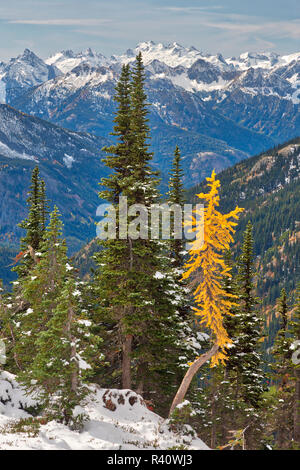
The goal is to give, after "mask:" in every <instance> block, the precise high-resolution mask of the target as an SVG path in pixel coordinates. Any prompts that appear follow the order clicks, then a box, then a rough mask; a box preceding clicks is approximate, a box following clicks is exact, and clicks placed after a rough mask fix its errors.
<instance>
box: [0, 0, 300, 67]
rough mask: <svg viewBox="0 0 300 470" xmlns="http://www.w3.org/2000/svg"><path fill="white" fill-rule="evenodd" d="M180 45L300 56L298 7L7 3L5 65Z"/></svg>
mask: <svg viewBox="0 0 300 470" xmlns="http://www.w3.org/2000/svg"><path fill="white" fill-rule="evenodd" d="M147 40H153V41H162V42H173V41H177V42H179V43H180V44H182V45H185V46H191V45H193V46H195V47H197V48H198V49H200V50H203V51H205V52H211V53H216V52H221V53H222V54H224V55H225V56H226V57H227V56H232V55H238V54H240V53H241V52H244V51H249V50H250V51H264V50H267V51H270V50H271V51H277V52H279V53H291V52H296V51H299V50H300V1H299V0H219V1H218V0H163V1H161V0H128V1H126V0H0V60H1V59H2V60H6V59H8V58H10V57H15V56H16V55H18V54H19V53H20V52H22V51H23V49H24V48H26V47H28V48H29V49H32V50H33V51H35V52H36V53H37V54H38V55H40V56H42V57H47V56H48V55H50V54H51V53H53V52H56V51H59V50H62V49H74V50H82V49H86V48H87V47H92V48H93V49H95V50H97V51H99V52H102V53H104V54H105V55H108V56H109V55H111V54H115V53H116V54H118V53H121V52H123V51H124V50H126V49H128V48H130V47H134V46H135V45H136V44H137V43H138V42H141V41H147Z"/></svg>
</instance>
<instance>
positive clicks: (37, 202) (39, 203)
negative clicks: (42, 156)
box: [13, 167, 48, 277]
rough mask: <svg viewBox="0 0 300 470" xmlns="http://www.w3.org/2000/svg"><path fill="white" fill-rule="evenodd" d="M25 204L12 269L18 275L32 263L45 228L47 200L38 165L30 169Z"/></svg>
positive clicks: (25, 271) (25, 270)
mask: <svg viewBox="0 0 300 470" xmlns="http://www.w3.org/2000/svg"><path fill="white" fill-rule="evenodd" d="M27 205H28V216H27V217H26V218H25V219H24V220H23V221H22V222H21V223H20V224H19V227H20V228H22V229H24V230H25V235H24V236H23V237H22V238H21V253H20V254H19V256H18V259H17V261H18V265H17V266H16V267H15V268H14V269H13V270H14V271H16V272H17V273H18V276H19V277H21V276H23V275H26V274H27V273H28V271H29V270H30V268H31V267H32V266H33V265H34V263H35V252H36V251H38V250H39V249H40V246H41V243H42V241H43V237H44V233H45V228H46V222H47V216H48V201H47V198H46V187H45V182H44V180H43V179H42V178H40V175H39V168H38V167H35V168H34V169H33V171H32V176H31V185H30V188H29V192H28V198H27Z"/></svg>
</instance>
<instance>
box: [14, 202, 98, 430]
mask: <svg viewBox="0 0 300 470" xmlns="http://www.w3.org/2000/svg"><path fill="white" fill-rule="evenodd" d="M62 227H63V226H62V222H61V220H60V214H59V212H58V209H57V208H56V207H55V208H54V211H53V212H52V213H51V217H50V223H49V226H48V227H47V229H46V233H45V240H44V242H43V244H42V252H43V255H42V256H41V259H40V261H39V262H38V263H37V264H36V265H35V266H34V267H33V268H32V269H31V271H30V274H29V275H28V276H27V277H26V278H23V280H22V289H23V294H24V297H25V298H26V299H27V300H28V302H29V304H30V307H29V308H28V309H27V311H26V312H22V313H20V314H19V315H18V316H17V318H16V320H17V331H18V333H19V334H18V338H17V344H16V354H17V356H18V360H19V361H20V363H21V364H22V369H23V370H22V372H20V373H19V375H18V378H19V380H20V382H21V383H22V384H23V386H25V387H26V389H27V390H28V391H29V392H35V393H36V394H37V395H38V398H39V403H40V404H41V405H42V406H43V408H44V413H45V414H48V415H50V416H54V417H55V418H56V419H58V420H60V421H61V422H64V423H66V424H70V423H71V422H72V423H73V424H74V422H75V421H76V420H75V421H74V416H73V410H74V408H75V407H76V405H79V404H80V403H81V401H82V399H83V398H84V396H85V395H86V394H87V393H88V389H87V388H86V387H84V385H83V382H82V378H83V377H82V376H83V375H84V373H82V371H81V369H82V368H83V369H85V370H86V371H89V369H90V368H91V366H90V365H89V364H88V363H87V362H86V358H87V355H90V354H93V355H94V357H95V356H96V355H97V347H96V345H97V342H98V340H96V339H95V337H94V336H93V335H91V333H90V331H89V325H90V321H88V320H87V319H86V318H85V317H84V316H83V314H82V308H81V305H80V297H81V292H80V289H79V281H76V278H75V276H74V274H73V268H72V266H71V265H70V264H69V261H68V258H67V255H66V245H65V241H64V240H63V239H62ZM87 353H88V354H87ZM82 366H83V367H82ZM78 419H79V418H78ZM77 421H78V420H77Z"/></svg>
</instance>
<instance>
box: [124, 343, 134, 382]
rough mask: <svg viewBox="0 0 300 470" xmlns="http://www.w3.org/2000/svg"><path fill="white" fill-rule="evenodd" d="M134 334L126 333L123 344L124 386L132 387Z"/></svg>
mask: <svg viewBox="0 0 300 470" xmlns="http://www.w3.org/2000/svg"><path fill="white" fill-rule="evenodd" d="M131 347H132V335H126V336H125V338H124V342H123V345H122V349H123V350H122V353H123V354H122V388H130V389H131Z"/></svg>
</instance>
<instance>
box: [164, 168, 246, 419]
mask: <svg viewBox="0 0 300 470" xmlns="http://www.w3.org/2000/svg"><path fill="white" fill-rule="evenodd" d="M206 180H207V184H208V187H209V188H210V190H209V192H208V193H207V194H204V193H200V194H197V196H198V198H199V199H200V200H203V201H204V208H203V209H199V208H196V209H194V210H193V214H192V217H191V219H190V220H189V221H187V222H185V225H187V226H188V230H189V231H192V232H194V234H195V240H194V241H193V242H191V244H190V249H189V259H188V261H187V262H186V264H185V266H184V268H185V271H184V273H183V276H182V277H183V279H189V278H190V279H192V282H191V284H192V285H193V286H196V288H195V290H194V301H195V307H194V311H195V314H196V316H197V317H199V323H200V325H203V326H204V327H206V328H208V329H209V330H210V331H211V336H212V341H213V343H214V344H213V347H212V349H211V350H210V351H208V352H207V353H205V354H203V355H202V356H200V357H198V358H196V360H195V361H194V362H193V363H192V364H190V367H189V369H188V370H187V372H186V374H185V376H184V378H183V381H182V383H181V385H180V387H179V389H178V391H177V393H176V396H175V398H174V400H173V403H172V406H171V410H170V414H171V413H172V412H173V410H174V409H175V408H176V406H177V405H178V404H179V403H181V402H182V400H183V399H184V397H185V394H186V392H187V390H188V387H189V385H190V383H191V381H192V379H193V377H194V375H195V374H196V372H197V371H198V369H199V367H201V366H202V364H204V363H205V362H206V361H208V360H210V359H211V366H212V367H213V366H214V365H216V364H218V363H219V362H220V361H221V362H222V363H224V362H225V360H226V357H227V356H226V347H228V346H229V345H230V344H231V339H230V338H229V336H228V333H227V331H226V329H225V328H224V317H225V316H226V315H231V312H230V311H231V309H232V307H233V306H234V305H235V302H234V297H235V296H234V295H232V294H230V293H228V292H226V291H225V290H224V289H223V288H222V278H224V276H230V270H231V268H230V267H229V266H227V265H226V263H225V261H224V253H225V251H227V250H228V249H229V246H230V243H232V242H233V241H234V240H233V234H234V232H235V226H236V225H237V223H236V222H235V220H238V218H239V214H240V213H241V212H242V211H243V209H242V208H240V207H236V208H235V209H234V210H233V211H231V212H229V213H228V214H221V212H219V211H218V210H217V208H218V206H219V201H220V196H219V188H220V181H219V180H217V179H216V173H215V171H213V172H212V175H211V177H208V178H206Z"/></svg>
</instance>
